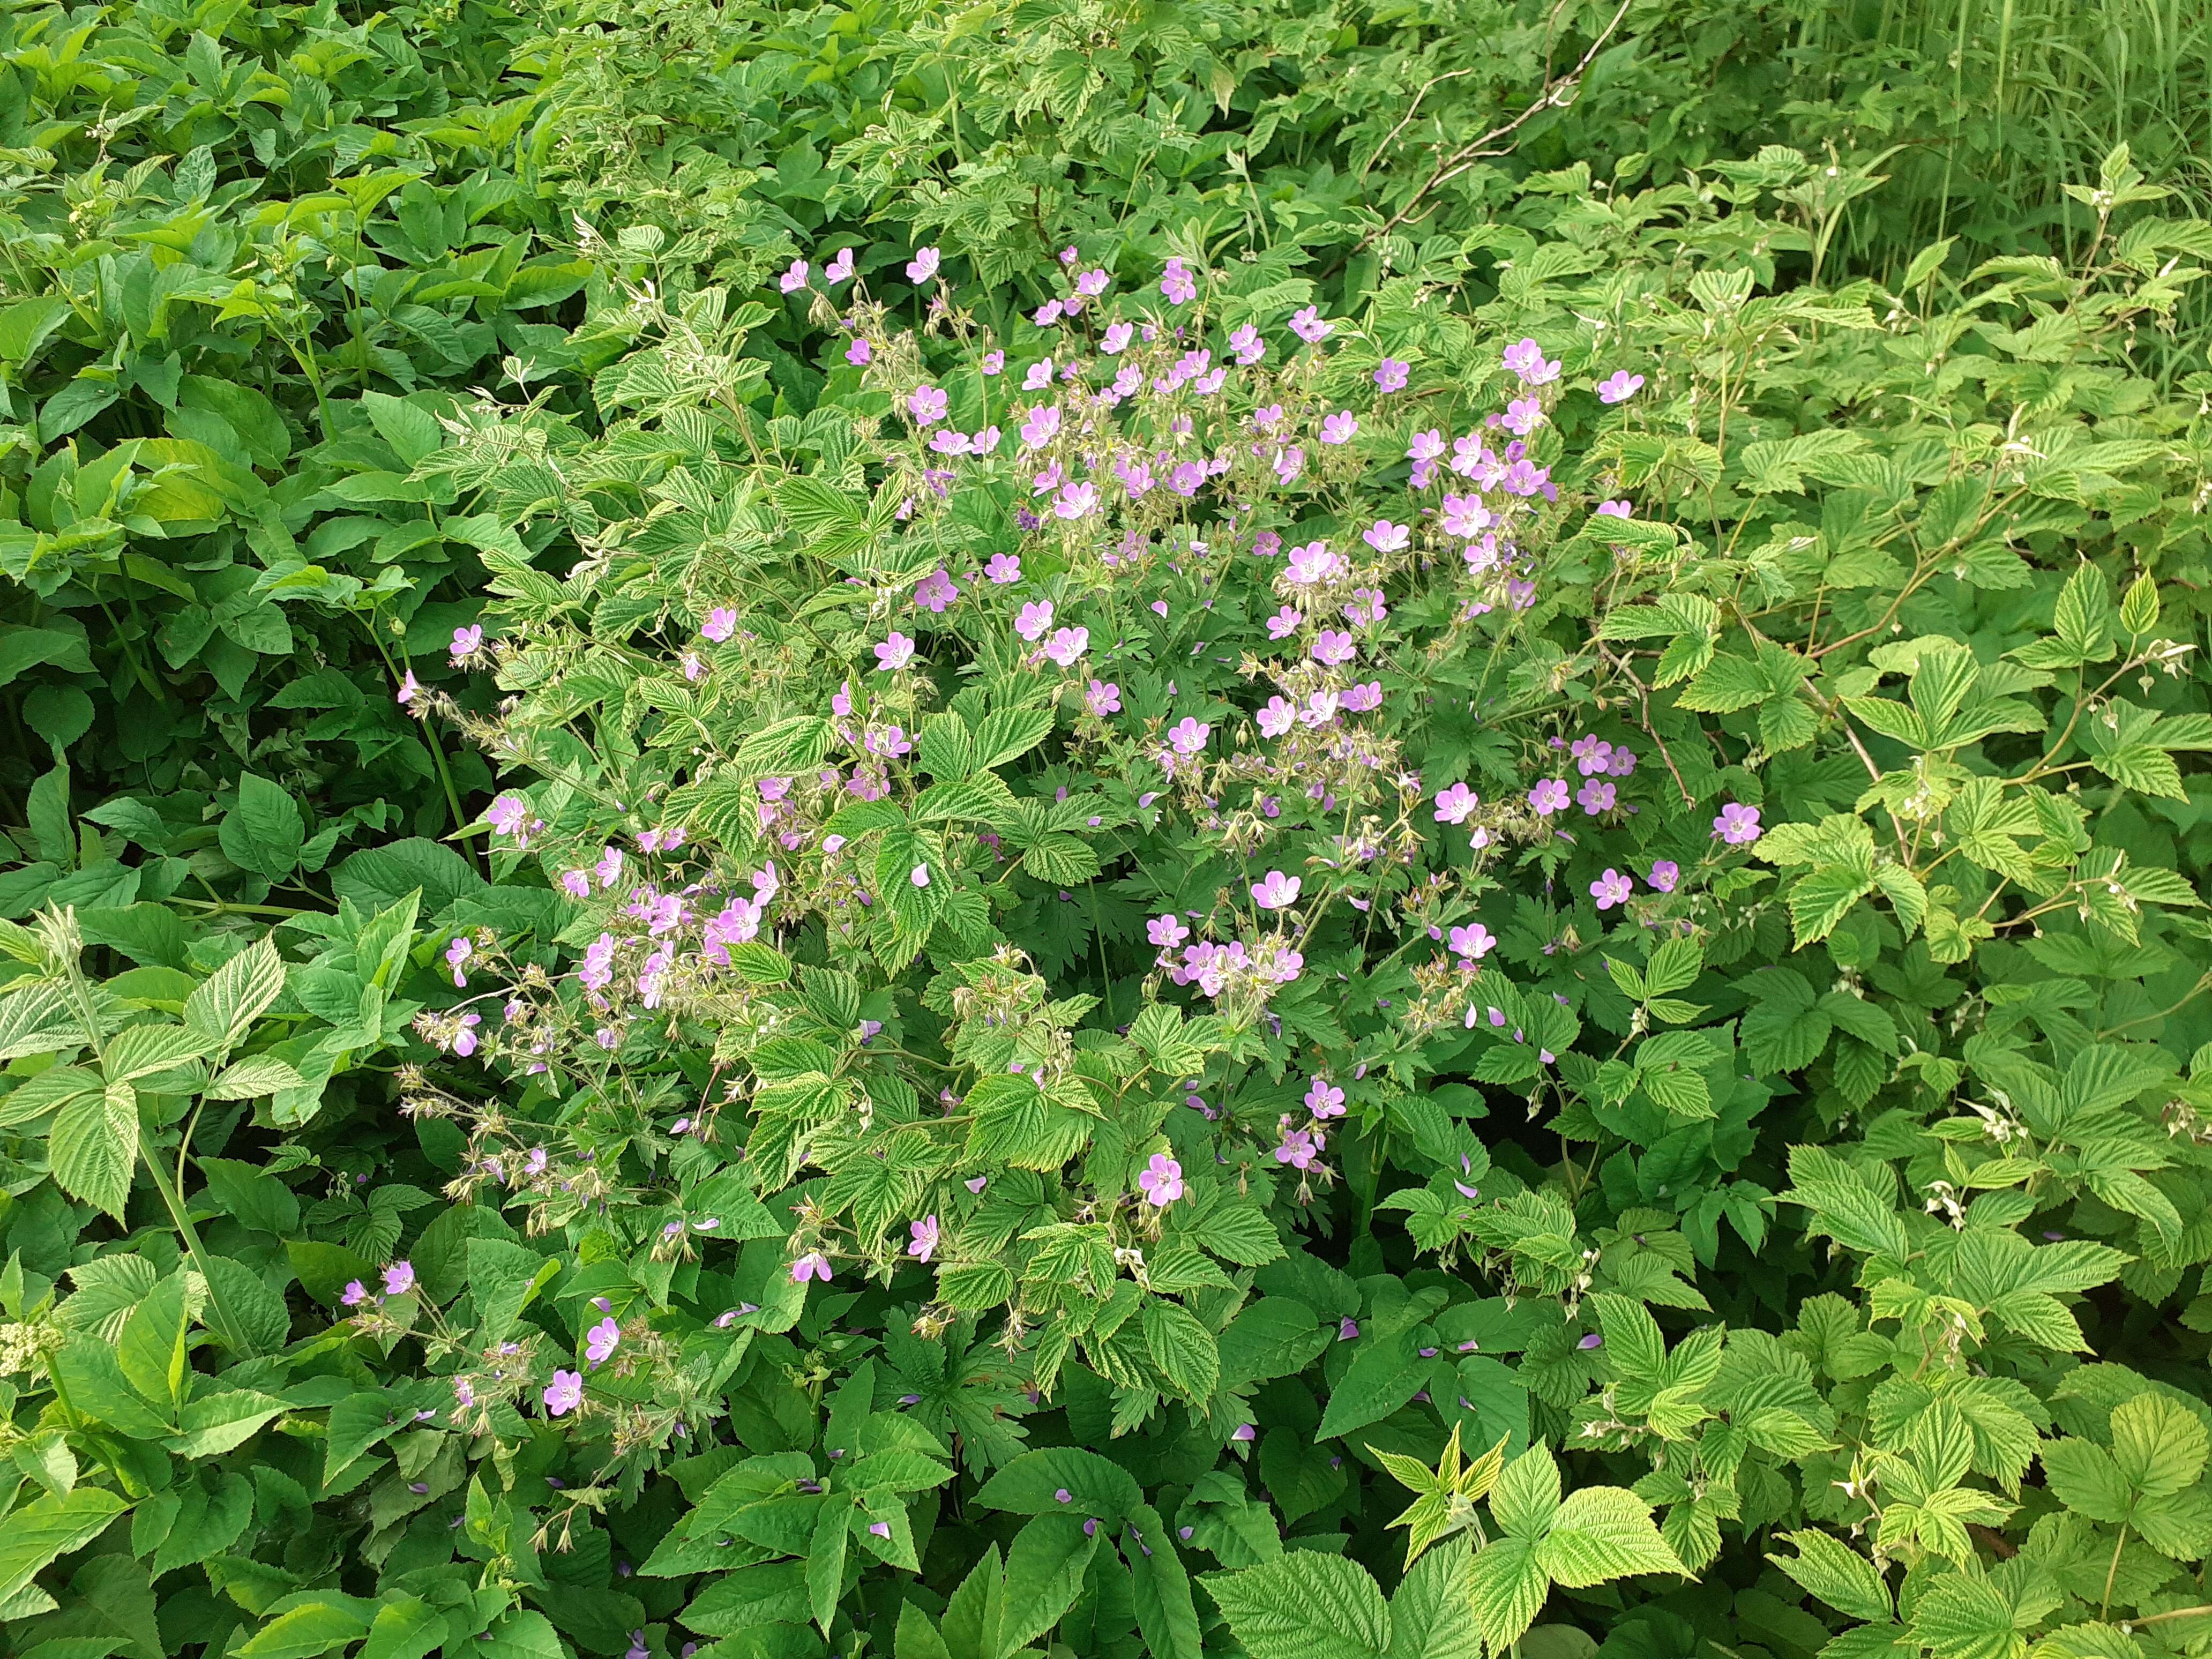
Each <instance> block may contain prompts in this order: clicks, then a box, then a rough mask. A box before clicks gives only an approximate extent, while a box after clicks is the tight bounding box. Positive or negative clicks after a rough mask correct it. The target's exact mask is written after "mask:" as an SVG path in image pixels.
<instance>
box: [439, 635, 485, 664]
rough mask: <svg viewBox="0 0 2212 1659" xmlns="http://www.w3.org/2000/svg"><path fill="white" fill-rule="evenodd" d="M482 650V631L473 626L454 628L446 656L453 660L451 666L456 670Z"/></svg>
mask: <svg viewBox="0 0 2212 1659" xmlns="http://www.w3.org/2000/svg"><path fill="white" fill-rule="evenodd" d="M481 650H483V629H481V628H477V627H473V626H471V627H468V628H456V629H454V630H453V644H452V645H450V646H448V647H447V654H449V655H450V656H451V657H452V658H453V666H454V667H456V668H459V666H460V665H462V664H463V663H464V662H466V661H467V660H468V659H470V658H471V657H473V656H474V655H476V653H477V652H479V651H481Z"/></svg>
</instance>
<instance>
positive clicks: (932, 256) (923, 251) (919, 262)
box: [906, 247, 938, 283]
mask: <svg viewBox="0 0 2212 1659" xmlns="http://www.w3.org/2000/svg"><path fill="white" fill-rule="evenodd" d="M937 266H938V252H937V250H936V249H935V248H933V247H924V248H916V249H915V253H914V258H911V259H909V260H908V261H907V262H906V279H907V281H908V282H909V283H926V282H927V281H928V280H929V279H930V278H931V277H933V276H936V275H937Z"/></svg>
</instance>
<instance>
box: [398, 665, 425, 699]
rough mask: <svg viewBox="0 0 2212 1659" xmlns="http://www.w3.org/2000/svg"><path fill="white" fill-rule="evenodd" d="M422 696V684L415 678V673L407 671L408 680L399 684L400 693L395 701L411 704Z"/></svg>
mask: <svg viewBox="0 0 2212 1659" xmlns="http://www.w3.org/2000/svg"><path fill="white" fill-rule="evenodd" d="M419 696H422V682H421V681H420V680H418V679H416V678H415V671H414V670H413V669H411V668H410V669H409V670H408V671H407V675H406V678H404V679H403V680H401V681H400V682H399V692H398V696H397V697H396V698H395V699H394V701H395V702H402V703H409V702H414V701H415V699H416V698H417V697H419Z"/></svg>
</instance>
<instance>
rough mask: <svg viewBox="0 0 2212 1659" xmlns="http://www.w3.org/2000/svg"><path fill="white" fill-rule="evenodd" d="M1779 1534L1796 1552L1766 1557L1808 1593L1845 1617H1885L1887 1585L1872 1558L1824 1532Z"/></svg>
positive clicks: (1887, 1611)
mask: <svg viewBox="0 0 2212 1659" xmlns="http://www.w3.org/2000/svg"><path fill="white" fill-rule="evenodd" d="M1782 1537H1783V1539H1784V1541H1785V1542H1787V1543H1790V1544H1792V1545H1794V1546H1796V1551H1797V1553H1796V1555H1794V1556H1785V1555H1777V1554H1772V1553H1770V1554H1769V1555H1768V1556H1767V1558H1766V1559H1768V1560H1770V1561H1771V1562H1773V1563H1774V1565H1776V1566H1778V1567H1779V1568H1781V1569H1782V1571H1784V1572H1786V1573H1788V1574H1789V1575H1790V1577H1792V1578H1794V1579H1796V1581H1797V1582H1798V1583H1800V1584H1802V1586H1804V1588H1805V1589H1806V1590H1808V1592H1809V1593H1810V1594H1812V1595H1817V1596H1819V1597H1820V1600H1822V1601H1826V1603H1827V1604H1828V1605H1829V1606H1830V1607H1833V1608H1835V1610H1836V1611H1837V1612H1838V1613H1843V1614H1844V1615H1845V1616H1847V1617H1849V1618H1852V1619H1863V1620H1869V1621H1870V1622H1874V1623H1884V1622H1887V1620H1888V1619H1889V1618H1890V1616H1891V1607H1890V1600H1889V1590H1888V1587H1887V1585H1885V1584H1884V1583H1882V1577H1881V1573H1880V1572H1878V1571H1875V1565H1874V1563H1873V1562H1871V1561H1869V1560H1868V1559H1867V1558H1866V1557H1864V1556H1863V1555H1861V1554H1860V1553H1858V1552H1857V1551H1856V1550H1854V1549H1851V1548H1850V1547H1848V1546H1847V1545H1845V1544H1844V1543H1843V1542H1842V1541H1840V1540H1838V1539H1837V1538H1835V1537H1833V1536H1832V1535H1831V1534H1827V1533H1825V1532H1818V1531H1811V1530H1808V1531H1803V1532H1791V1533H1784V1534H1782Z"/></svg>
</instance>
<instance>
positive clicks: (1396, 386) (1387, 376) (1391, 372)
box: [1375, 357, 1413, 392]
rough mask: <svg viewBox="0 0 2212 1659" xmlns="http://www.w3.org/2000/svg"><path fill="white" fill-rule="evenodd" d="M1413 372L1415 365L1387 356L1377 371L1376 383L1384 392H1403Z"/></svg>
mask: <svg viewBox="0 0 2212 1659" xmlns="http://www.w3.org/2000/svg"><path fill="white" fill-rule="evenodd" d="M1412 372H1413V365H1412V364H1410V363H1401V362H1399V361H1398V360H1397V359H1396V358H1395V357H1385V358H1384V359H1383V362H1382V366H1381V367H1380V368H1377V369H1376V371H1375V384H1376V387H1377V388H1378V389H1380V390H1382V391H1384V392H1403V391H1404V390H1405V389H1406V381H1407V378H1408V377H1409V376H1410V375H1411V374H1412Z"/></svg>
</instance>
